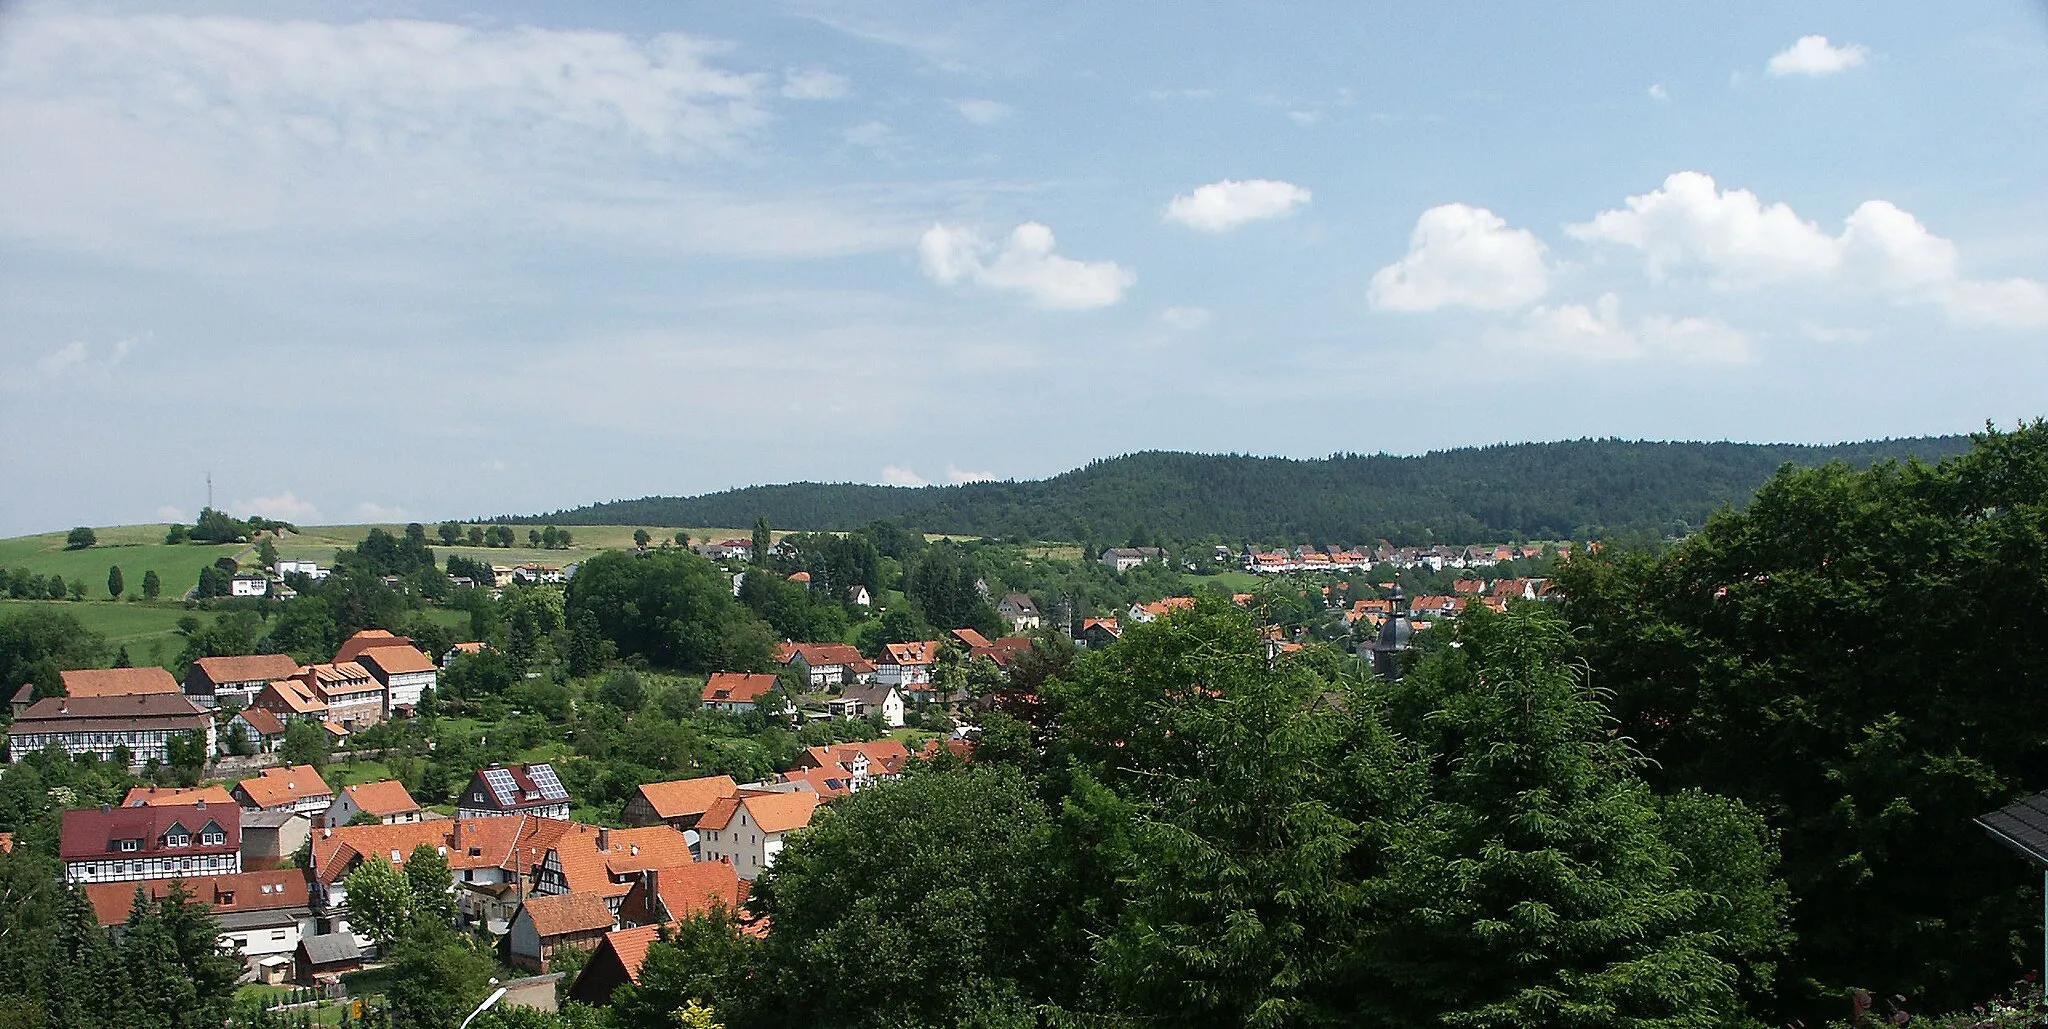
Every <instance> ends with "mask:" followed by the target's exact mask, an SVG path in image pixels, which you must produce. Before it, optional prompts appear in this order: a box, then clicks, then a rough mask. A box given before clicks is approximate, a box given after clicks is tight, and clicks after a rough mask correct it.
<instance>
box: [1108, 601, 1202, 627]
mask: <svg viewBox="0 0 2048 1029" xmlns="http://www.w3.org/2000/svg"><path fill="white" fill-rule="evenodd" d="M1194 606H1195V598H1193V597H1164V598H1162V599H1159V600H1155V601H1153V602H1151V603H1149V604H1132V605H1131V609H1130V610H1129V611H1127V612H1125V616H1126V617H1128V618H1129V619H1130V620H1131V621H1132V622H1133V623H1134V624H1139V625H1142V624H1144V623H1146V622H1156V621H1158V620H1159V619H1161V618H1164V617H1166V616H1167V615H1169V614H1172V613H1173V612H1175V611H1188V610H1192V609H1193V608H1194Z"/></svg>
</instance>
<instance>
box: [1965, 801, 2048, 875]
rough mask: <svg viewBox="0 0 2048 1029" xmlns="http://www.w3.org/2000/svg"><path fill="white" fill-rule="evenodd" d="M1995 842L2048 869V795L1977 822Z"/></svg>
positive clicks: (2015, 805)
mask: <svg viewBox="0 0 2048 1029" xmlns="http://www.w3.org/2000/svg"><path fill="white" fill-rule="evenodd" d="M1977 824H1978V825H1981V826H1983V827H1984V831H1985V832H1988V833H1990V834H1991V838H1992V839H1995V840H1997V841H1998V842H2000V843H2003V844H2005V845H2006V846H2008V847H2011V848H2012V849H2013V850H2015V851H2018V852H2019V853H2020V854H2021V855H2022V856H2024V857H2028V858H2031V859H2033V860H2034V861H2036V862H2039V863H2040V864H2044V865H2048V793H2036V794H2034V795H2033V796H2031V797H2028V798H2027V799H2025V800H2022V801H2020V802H2019V803H2017V804H2008V805H2006V806H2005V807H2002V808H1999V809H1998V810H1996V811H1993V812H1991V813H1990V814H1988V815H1984V816H1981V817H1979V818H1978V819H1977Z"/></svg>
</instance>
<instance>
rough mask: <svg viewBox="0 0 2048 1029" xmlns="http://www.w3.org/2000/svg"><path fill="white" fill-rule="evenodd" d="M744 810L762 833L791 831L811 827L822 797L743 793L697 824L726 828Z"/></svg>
mask: <svg viewBox="0 0 2048 1029" xmlns="http://www.w3.org/2000/svg"><path fill="white" fill-rule="evenodd" d="M742 807H745V808H746V809H747V815H748V817H750V818H752V819H753V820H754V824H755V825H758V826H760V827H761V831H762V832H787V831H789V830H791V829H800V828H803V827H804V826H806V825H809V824H811V814H812V813H813V812H815V811H817V809H818V795H817V794H815V793H810V792H807V791H804V790H793V791H790V792H788V793H774V792H769V791H765V790H741V791H740V792H739V795H738V796H735V797H728V798H726V799H724V800H721V801H719V802H718V803H716V804H713V805H711V810H709V811H706V812H704V817H703V818H702V819H701V820H699V821H698V823H697V824H698V826H700V827H701V828H705V829H723V828H725V827H726V826H727V825H729V824H731V822H732V820H733V817H734V816H736V815H738V814H739V811H740V808H742Z"/></svg>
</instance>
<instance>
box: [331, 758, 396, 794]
mask: <svg viewBox="0 0 2048 1029" xmlns="http://www.w3.org/2000/svg"><path fill="white" fill-rule="evenodd" d="M320 778H322V779H324V780H326V781H327V785H329V786H332V787H334V788H335V789H337V790H338V789H341V788H342V787H343V786H354V785H357V784H359V783H366V782H382V781H383V780H385V779H389V778H391V768H390V766H388V765H386V764H385V763H384V762H382V761H332V762H330V763H329V764H328V766H327V768H326V770H325V771H322V772H321V773H320Z"/></svg>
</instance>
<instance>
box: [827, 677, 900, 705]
mask: <svg viewBox="0 0 2048 1029" xmlns="http://www.w3.org/2000/svg"><path fill="white" fill-rule="evenodd" d="M891 692H899V691H897V690H896V687H894V686H891V685H889V684H887V683H880V682H866V683H856V684H854V685H852V686H848V687H846V689H845V690H844V691H843V692H841V693H840V694H839V696H840V699H842V700H858V701H860V702H861V703H863V704H870V705H873V706H875V707H880V706H882V704H883V703H884V702H885V701H887V700H888V699H889V694H890V693H891Z"/></svg>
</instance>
